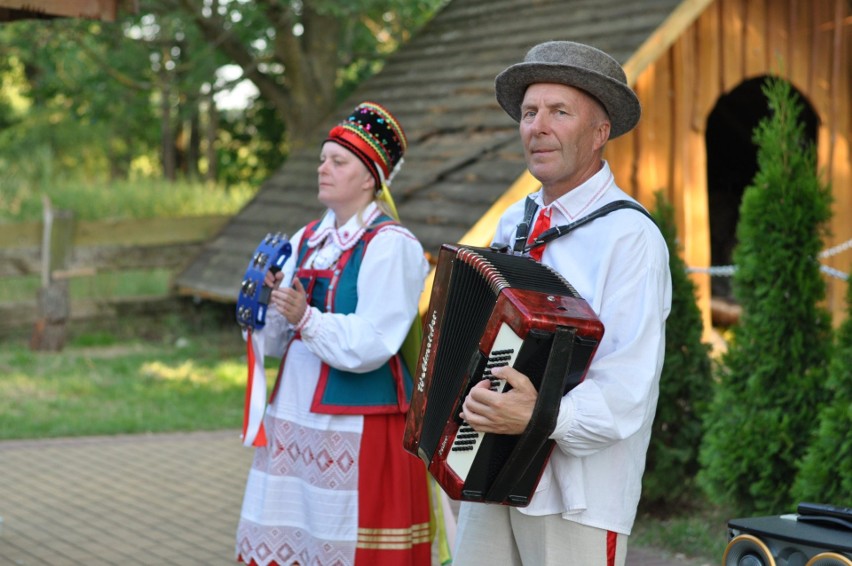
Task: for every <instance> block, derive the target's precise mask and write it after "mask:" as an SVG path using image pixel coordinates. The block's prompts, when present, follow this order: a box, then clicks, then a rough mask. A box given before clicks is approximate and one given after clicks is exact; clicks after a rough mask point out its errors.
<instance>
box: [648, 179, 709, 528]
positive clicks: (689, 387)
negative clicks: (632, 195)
mask: <svg viewBox="0 0 852 566" xmlns="http://www.w3.org/2000/svg"><path fill="white" fill-rule="evenodd" d="M653 216H654V219H655V220H656V222H657V225H658V226H659V227H660V231H661V232H662V234H663V237H664V238H665V240H666V243H667V244H668V248H669V267H670V268H671V273H672V310H671V312H670V313H669V318H668V319H667V320H666V351H665V361H664V363H663V373H662V375H661V377H660V398H659V401H658V402H657V415H656V417H655V418H654V427H653V431H652V433H651V444H650V446H649V447H648V456H647V463H646V466H645V475H644V476H643V477H642V508H643V510H645V511H651V512H655V513H667V512H669V511H671V510H673V509H682V508H683V505H685V504H688V502H689V501H692V500H694V497H695V495H696V492H697V490H696V486H695V477H696V475H697V474H698V469H699V463H698V447H699V445H700V443H701V436H702V427H701V417H700V415H701V412H702V410H704V409H705V408H706V404H707V402H708V401H709V400H710V397H711V394H712V386H713V382H712V372H711V364H710V357H709V351H710V347H709V345H708V344H704V343H702V342H701V335H702V331H703V324H702V322H701V311H700V310H699V308H698V305H697V304H696V301H695V284H694V283H693V282H692V280H691V279H690V278H689V276H688V274H687V272H686V264H685V263H684V261H683V259H682V258H681V255H680V251H681V250H680V247H679V245H678V240H677V226H675V222H674V208H673V207H672V205H671V204H670V203H668V202H667V201H666V200H665V197H664V196H663V194H662V193H661V192H658V193H657V194H656V206H655V209H654V211H653Z"/></svg>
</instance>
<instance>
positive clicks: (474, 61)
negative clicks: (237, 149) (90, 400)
mask: <svg viewBox="0 0 852 566" xmlns="http://www.w3.org/2000/svg"><path fill="white" fill-rule="evenodd" d="M850 29H852V2H850V0H634V1H631V2H624V1H623V0H561V1H560V0H535V1H532V2H531V1H530V0H451V1H450V2H449V3H448V4H447V5H446V6H445V7H444V8H443V9H442V10H441V11H440V12H439V13H438V14H437V15H436V16H435V18H434V19H433V20H432V21H431V22H430V23H429V24H428V25H427V26H426V27H425V28H424V29H423V30H421V31H420V32H419V33H418V34H417V35H416V36H415V37H414V38H413V39H412V40H411V41H410V42H409V43H407V44H406V45H404V46H403V47H402V48H401V49H400V50H399V51H398V52H396V53H395V54H394V55H393V56H392V57H390V58H389V60H388V61H387V62H386V64H385V66H384V68H383V70H382V71H381V72H380V73H379V74H377V75H375V76H374V77H372V78H370V79H369V80H367V81H365V82H364V83H363V84H362V85H361V86H360V87H359V88H358V89H357V91H356V92H355V93H353V95H352V96H351V97H350V98H349V99H348V100H346V101H345V102H344V103H343V104H342V105H341V106H340V108H339V111H338V112H337V113H336V115H335V116H332V117H330V118H329V119H328V121H327V123H325V124H322V125H321V126H320V127H318V128H317V130H316V132H315V136H314V137H315V139H316V140H317V144H316V147H309V148H306V149H304V150H301V151H298V152H295V153H293V154H292V155H290V157H289V158H288V160H287V161H286V163H285V164H284V165H283V166H282V167H281V168H280V169H279V170H278V171H277V172H276V173H275V175H273V176H272V177H271V178H270V179H268V180H267V181H266V182H265V183H264V184H263V186H262V187H261V188H260V190H259V192H258V194H257V195H256V197H255V198H254V199H253V200H252V201H251V202H250V203H249V204H248V205H247V206H246V207H245V208H244V209H243V210H242V211H241V212H240V213H239V214H237V215H236V216H235V217H234V218H233V219H232V220H231V221H230V222H229V223H228V224H227V225H226V226H225V227H224V228H223V230H222V231H221V232H220V233H219V234H218V235H217V236H216V237H215V238H214V239H213V240H212V241H211V242H210V243H209V244H208V245H207V246H206V248H205V249H204V250H203V251H202V252H201V253H200V254H199V255H198V256H197V257H195V258H193V260H192V261H190V262H189V264H188V267H187V268H186V269H185V270H184V271H183V272H181V273H180V274H179V275H178V276H177V278H176V280H175V283H176V286H177V289H178V291H179V292H180V293H182V294H186V295H192V296H196V297H201V298H207V299H214V300H220V301H235V300H236V297H237V295H238V289H239V283H240V280H241V278H242V276H243V274H244V273H245V269H246V266H247V264H248V259H249V256H250V255H251V253H252V252H253V251H254V249H255V247H256V246H257V244H258V242H259V241H260V239H261V238H262V237H263V236H264V235H265V234H267V233H268V232H275V231H283V232H285V233H288V234H292V233H293V232H294V231H295V230H296V229H297V228H298V227H300V226H301V225H303V224H305V223H306V222H307V221H308V220H310V219H312V218H314V217H316V216H317V215H318V214H319V212H320V211H321V207H320V205H319V203H318V202H317V200H316V165H317V163H318V154H319V146H320V143H321V141H322V140H323V139H324V135H325V133H326V132H327V131H328V129H329V128H330V127H331V126H332V125H333V124H334V123H335V122H337V121H338V120H340V119H341V118H342V117H344V116H345V115H347V114H348V112H349V111H350V110H351V109H352V108H353V107H354V106H355V105H356V104H357V103H358V102H360V101H362V100H373V101H376V102H379V103H381V104H383V105H385V106H387V107H388V108H389V109H390V110H391V111H392V112H393V113H394V114H395V115H396V116H397V117H398V118H399V120H400V122H401V123H402V125H403V127H404V129H405V131H406V133H407V135H408V138H409V150H408V152H407V154H406V156H405V162H406V163H405V166H404V167H403V169H402V171H401V173H400V174H399V176H398V177H397V178H396V179H395V181H394V184H393V187H392V192H393V194H394V197H395V199H396V202H397V205H398V208H399V211H400V215H401V217H402V219H403V222H404V223H405V224H406V225H407V226H408V227H409V228H411V230H412V231H413V232H414V233H415V234H416V235H417V236H418V237H419V238H420V240H421V241H422V242H423V245H424V248H425V249H426V250H427V253H430V254H435V253H436V252H437V250H438V248H439V247H440V245H441V244H442V243H445V242H464V243H469V244H475V245H485V244H487V243H488V242H489V241H490V238H491V235H492V233H493V229H494V226H495V223H496V219H497V218H498V217H499V215H500V214H501V213H502V211H503V210H504V209H505V207H506V206H507V205H508V204H510V203H511V202H514V201H515V200H517V199H519V198H521V197H522V196H523V195H525V194H526V193H528V192H531V191H533V190H536V189H537V188H538V187H537V185H536V183H535V180H534V179H532V178H531V177H530V176H529V174H528V173H527V172H526V169H525V166H524V160H523V150H522V147H521V143H520V139H519V136H518V132H517V125H516V124H515V123H514V122H513V121H512V120H511V119H510V118H509V117H508V116H507V115H506V114H505V113H504V112H503V111H502V109H500V107H499V106H498V105H497V102H496V100H495V97H494V77H495V76H496V75H497V73H499V72H500V71H501V70H502V69H504V68H505V67H506V66H508V65H510V64H513V63H515V62H518V61H520V60H521V59H522V58H523V56H524V54H525V53H526V51H527V50H528V49H529V48H530V47H532V46H533V45H535V44H537V43H539V42H542V41H547V40H553V39H567V40H573V41H579V42H583V43H587V44H590V45H593V46H596V47H598V48H600V49H603V50H604V51H607V52H608V53H610V54H611V55H613V56H614V57H615V58H616V59H617V60H619V61H620V62H621V63H622V65H623V66H624V67H625V70H626V72H627V76H628V80H629V82H630V83H631V85H632V86H633V87H634V88H635V90H636V92H637V94H638V96H639V100H640V101H641V103H642V107H643V116H642V119H641V121H640V123H639V126H638V127H637V128H636V129H635V130H634V131H633V132H631V133H630V134H628V135H625V136H623V137H621V138H619V139H617V140H614V141H613V142H611V143H610V144H609V146H608V148H607V152H606V156H607V159H608V160H609V162H610V164H611V165H612V167H613V171H614V173H615V175H616V180H617V182H618V184H619V185H620V186H621V187H622V188H623V189H625V190H626V191H627V192H629V193H631V194H632V195H633V196H635V197H636V198H637V199H638V200H640V201H641V202H642V203H644V204H645V205H646V206H648V207H649V208H651V207H653V204H654V193H655V192H657V191H662V192H663V193H664V195H665V196H666V197H667V198H668V200H669V201H670V202H671V203H672V204H673V205H674V208H675V213H676V222H677V226H678V232H679V239H680V243H681V245H682V249H683V255H684V259H685V261H686V263H687V265H688V266H690V268H693V269H694V270H695V272H694V274H693V277H694V280H695V282H696V284H697V285H698V289H699V304H700V306H701V308H702V312H703V313H704V320H705V328H708V329H709V328H710V323H711V312H712V311H711V295H712V296H713V297H714V301H712V303H713V304H717V303H718V302H719V301H724V300H725V299H726V298H727V297H728V295H729V293H730V290H729V285H728V283H729V278H728V280H727V281H726V278H724V277H716V276H713V277H711V275H710V274H709V273H708V272H707V268H709V267H710V266H721V265H727V264H729V263H730V261H731V248H732V247H733V244H734V243H735V240H734V233H735V232H734V231H735V225H736V220H737V216H738V207H739V202H740V197H741V195H742V192H743V189H744V187H745V186H746V185H747V184H748V183H749V182H750V180H751V178H752V176H753V174H754V171H755V149H754V147H753V145H752V144H751V130H752V128H753V127H754V126H755V125H756V124H757V123H758V121H759V120H760V118H762V117H763V116H765V115H766V113H767V106H766V101H765V98H764V96H763V94H762V92H761V85H762V83H763V80H764V79H765V78H766V77H767V75H770V74H775V75H780V76H782V77H783V78H785V79H786V80H788V81H790V82H791V83H792V85H793V87H795V89H796V91H797V92H798V93H799V94H800V95H801V96H802V98H803V100H804V101H805V112H804V114H803V116H804V118H805V121H806V131H807V132H808V135H809V136H810V137H811V138H812V139H813V141H814V143H815V144H816V147H817V148H818V159H819V168H820V170H821V171H822V173H823V175H824V178H825V180H826V181H828V182H830V183H831V185H832V187H833V192H834V204H833V207H834V208H833V212H834V215H833V221H832V225H831V232H832V236H831V239H830V240H829V241H827V242H826V248H828V249H829V252H830V255H829V256H828V257H825V258H822V259H821V262H822V263H823V264H825V265H827V266H829V267H831V268H834V269H836V270H839V271H840V272H842V273H848V272H849V267H850V265H852V252H850V251H849V246H848V245H846V246H844V245H843V244H844V243H846V242H848V241H849V240H850V239H852V163H850V162H852V156H850V141H852V140H850V137H852V66H850V60H852V58H851V57H850V54H852V33H850ZM832 248H833V249H832ZM711 279H712V285H711ZM826 282H827V284H828V297H827V303H828V307H829V308H830V309H831V310H832V312H833V313H834V314H835V320H839V319H840V318H841V317H842V316H843V313H844V294H845V289H846V282H845V281H844V280H843V278H841V277H833V276H830V275H827V276H826Z"/></svg>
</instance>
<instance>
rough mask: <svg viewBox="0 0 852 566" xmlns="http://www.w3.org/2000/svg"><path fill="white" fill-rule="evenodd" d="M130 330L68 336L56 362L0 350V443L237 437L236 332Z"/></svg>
mask: <svg viewBox="0 0 852 566" xmlns="http://www.w3.org/2000/svg"><path fill="white" fill-rule="evenodd" d="M132 324H133V325H134V326H135V325H136V324H137V323H135V322H134V323H132ZM134 326H127V327H126V328H125V329H124V330H121V331H117V332H116V331H109V332H105V331H97V330H95V331H89V332H82V333H78V334H76V335H72V336H71V339H70V341H69V344H68V345H67V346H66V347H65V348H64V349H63V350H62V351H61V352H58V353H46V352H33V351H30V350H29V349H28V347H27V344H26V342H25V340H24V339H23V338H19V339H14V338H13V339H11V340H6V341H4V342H3V343H2V345H0V440H8V439H36V438H55V437H64V436H87V435H112V434H126V433H142V432H172V431H193V430H216V429H226V428H239V427H240V425H241V422H242V420H241V419H242V406H243V405H242V403H243V399H244V393H245V378H246V371H247V369H246V362H245V345H244V343H243V341H242V339H241V337H240V335H239V330H238V328H237V326H236V324H233V325H231V324H228V325H224V324H220V323H218V322H216V321H214V322H210V317H209V316H207V317H202V320H200V321H195V322H188V321H186V320H180V319H177V318H171V319H168V320H165V321H162V322H161V323H160V324H159V325H156V326H149V327H146V328H141V327H134ZM269 373H272V372H269Z"/></svg>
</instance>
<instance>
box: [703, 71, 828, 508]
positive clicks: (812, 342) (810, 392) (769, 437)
mask: <svg viewBox="0 0 852 566" xmlns="http://www.w3.org/2000/svg"><path fill="white" fill-rule="evenodd" d="M763 92H764V94H765V95H766V97H767V100H768V104H769V108H770V110H771V113H770V116H769V117H768V118H766V119H764V120H762V121H761V122H760V124H759V125H758V127H757V128H756V129H755V132H754V141H755V143H756V145H757V147H758V153H757V161H758V171H757V173H756V175H755V177H754V179H753V181H752V184H751V185H750V186H749V187H747V188H746V190H745V193H744V194H743V200H742V204H741V207H740V221H739V224H738V226H737V239H738V242H739V243H738V245H737V248H736V249H735V251H734V262H735V264H736V266H737V270H736V272H735V274H734V277H733V285H734V296H735V297H736V298H737V300H738V301H739V303H740V304H741V305H742V307H743V314H742V317H741V319H740V322H739V324H738V325H737V326H736V327H735V328H734V329H733V330H734V332H733V340H732V342H731V344H730V348H729V350H728V352H727V353H726V354H725V356H724V358H723V368H722V371H721V372H720V383H719V384H718V386H717V387H716V388H715V395H714V399H713V401H712V403H711V406H710V409H709V411H708V413H707V415H706V418H705V425H706V432H705V436H704V443H703V445H702V449H701V455H700V456H701V462H702V465H703V468H702V471H701V472H700V474H699V479H700V481H701V482H702V484H703V485H704V486H705V487H706V488H707V491H708V493H709V494H710V496H711V497H712V498H713V499H715V500H717V501H718V502H724V503H726V504H728V505H730V506H731V507H732V509H734V510H736V511H739V512H741V513H753V512H761V513H778V512H784V511H789V510H791V507H792V506H793V503H794V502H793V497H792V494H791V485H792V480H793V478H794V477H795V474H796V466H797V462H798V461H799V459H800V458H801V457H802V456H803V454H804V451H805V448H806V447H807V442H808V439H809V438H810V436H811V433H812V431H813V429H814V426H815V422H816V419H815V418H814V416H815V415H816V413H817V411H818V409H819V407H821V406H822V404H823V402H824V400H825V396H826V394H825V388H824V381H825V376H826V366H827V363H828V359H829V356H830V345H831V326H830V322H829V315H828V312H827V311H826V310H825V309H824V308H822V307H821V306H819V305H820V302H821V301H822V300H823V299H824V297H825V282H824V281H823V279H822V277H821V274H820V269H819V264H818V262H817V261H816V258H817V254H818V253H819V251H820V250H821V249H822V242H823V236H824V229H825V226H826V223H827V221H828V220H829V218H830V214H831V213H830V198H831V197H830V193H829V189H828V187H827V186H825V185H823V184H822V183H821V182H820V179H819V177H818V175H817V172H816V166H815V151H814V148H813V147H812V146H806V145H805V142H804V141H803V140H804V139H805V138H804V135H803V127H802V124H801V123H800V122H799V120H798V117H799V114H800V112H801V102H800V101H799V99H798V96H797V95H794V94H793V93H792V90H791V87H790V85H789V83H787V82H785V81H783V80H780V79H777V78H771V79H769V80H768V81H767V83H766V84H765V85H764V88H763Z"/></svg>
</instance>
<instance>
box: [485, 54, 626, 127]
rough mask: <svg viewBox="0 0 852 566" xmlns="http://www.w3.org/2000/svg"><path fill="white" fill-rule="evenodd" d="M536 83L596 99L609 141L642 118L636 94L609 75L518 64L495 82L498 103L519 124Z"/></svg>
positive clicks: (571, 68)
mask: <svg viewBox="0 0 852 566" xmlns="http://www.w3.org/2000/svg"><path fill="white" fill-rule="evenodd" d="M535 83H556V84H564V85H568V86H572V87H575V88H579V89H581V90H583V91H585V92H587V93H589V94H590V95H591V96H593V97H594V98H596V99H597V100H598V101H599V102H600V103H601V104H602V105H603V107H604V108H605V109H606V111H607V114H609V119H610V122H611V123H612V127H611V128H610V132H609V137H610V139H613V138H617V137H618V136H620V135H622V134H625V133H627V132H629V131H630V130H632V129H633V128H634V127H635V126H636V124H637V123H638V122H639V117H640V116H641V114H642V108H641V106H640V104H639V99H638V98H637V97H636V93H634V92H633V90H632V89H631V88H630V87H628V86H627V85H626V84H624V83H622V82H620V81H617V80H615V79H613V78H610V77H608V76H606V75H603V74H601V73H597V72H595V71H590V70H588V69H585V68H582V67H576V66H573V65H562V64H556V63H518V64H516V65H512V66H511V67H509V68H507V69H506V70H504V71H503V72H502V73H500V74H499V75H497V78H496V79H495V81H494V87H495V91H496V93H497V102H498V103H500V106H502V107H503V110H505V111H506V113H507V114H508V115H509V116H511V117H512V119H513V120H515V121H516V122H520V121H521V103H522V102H523V100H524V94H525V93H526V91H527V87H529V86H530V85H531V84H535Z"/></svg>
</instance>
